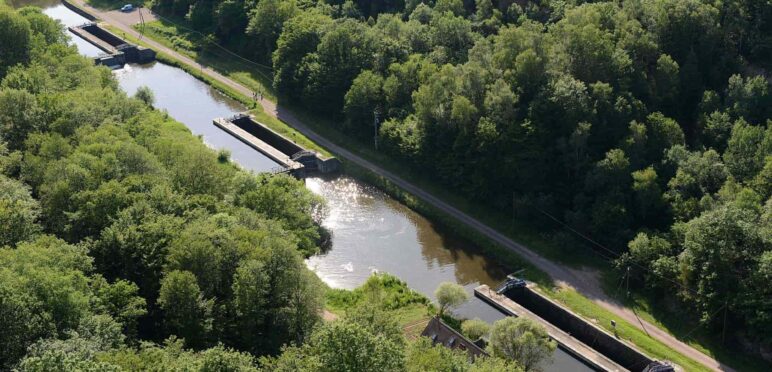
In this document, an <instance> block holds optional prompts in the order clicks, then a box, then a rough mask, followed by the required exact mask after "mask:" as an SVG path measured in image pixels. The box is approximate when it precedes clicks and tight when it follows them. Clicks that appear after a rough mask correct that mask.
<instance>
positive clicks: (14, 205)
mask: <svg viewBox="0 0 772 372" xmlns="http://www.w3.org/2000/svg"><path fill="white" fill-rule="evenodd" d="M39 215H40V206H39V205H38V202H37V200H35V199H33V198H32V196H31V195H30V192H29V189H28V188H27V187H26V186H25V185H24V184H22V183H21V182H18V181H16V180H13V179H10V178H8V177H6V176H4V175H1V174H0V246H6V245H14V244H16V243H17V242H22V241H25V240H28V239H30V238H32V237H33V236H34V235H35V234H36V233H38V232H39V231H40V226H39V225H38V224H37V219H38V216H39Z"/></svg>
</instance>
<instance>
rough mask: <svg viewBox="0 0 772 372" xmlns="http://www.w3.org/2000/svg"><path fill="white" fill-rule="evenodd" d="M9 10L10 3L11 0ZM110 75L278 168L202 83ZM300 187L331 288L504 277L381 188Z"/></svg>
mask: <svg viewBox="0 0 772 372" xmlns="http://www.w3.org/2000/svg"><path fill="white" fill-rule="evenodd" d="M15 4H16V5H17V6H20V5H28V4H31V5H36V6H40V7H41V8H43V9H44V12H45V13H46V14H47V15H49V16H50V17H52V18H54V19H58V20H59V21H61V22H62V23H63V25H65V26H73V25H78V24H82V23H86V22H87V20H86V19H85V18H83V17H81V16H80V15H78V14H76V13H74V12H72V11H71V10H69V9H67V8H66V7H64V6H63V5H61V4H60V3H59V2H58V1H56V0H37V1H29V0H24V1H22V2H19V1H17V2H15ZM11 5H14V2H11ZM71 39H72V42H73V43H74V44H75V45H76V47H77V48H78V50H79V51H80V53H81V54H84V55H86V56H91V57H93V56H96V55H98V54H99V53H100V50H99V49H97V48H96V47H94V46H93V45H91V44H89V43H88V42H86V41H84V40H82V39H80V38H78V37H75V36H74V35H71ZM115 75H116V77H117V79H118V82H119V84H120V86H121V88H122V89H123V90H124V91H126V93H128V94H134V93H135V92H136V90H137V88H139V87H140V86H147V87H149V88H150V89H151V90H152V91H153V93H154V95H155V106H156V107H157V108H159V109H161V110H166V111H167V112H168V113H169V115H170V116H172V117H173V118H175V119H176V120H177V121H180V122H181V123H183V124H185V125H186V126H187V127H188V128H190V130H191V132H193V134H195V135H200V136H201V137H202V139H203V140H204V142H205V143H206V144H207V145H208V146H210V147H212V148H215V149H227V150H228V151H230V152H231V159H232V160H233V161H234V162H236V163H237V164H239V165H240V166H242V167H243V168H245V169H248V170H251V171H255V172H261V171H267V170H270V169H271V168H274V167H276V166H277V164H276V163H274V162H273V161H271V160H270V159H268V158H267V157H265V156H263V155H262V154H260V153H259V152H257V151H255V150H254V149H252V148H251V147H249V146H247V145H246V144H244V143H243V142H241V141H239V140H238V139H236V138H234V137H232V136H230V135H228V134H227V133H225V132H224V131H221V130H220V129H218V128H217V127H215V126H214V125H212V119H214V118H215V117H222V116H229V115H232V114H234V113H236V112H241V111H244V110H245V107H244V106H243V105H242V104H240V103H239V102H237V101H235V100H232V99H230V98H228V97H226V96H224V95H223V94H221V93H220V92H218V91H216V90H215V89H213V88H211V87H210V86H208V85H207V84H205V83H203V82H201V81H199V80H197V79H196V78H195V77H193V76H191V75H189V74H188V73H186V72H184V71H183V70H181V69H179V68H176V67H171V66H167V65H164V64H162V63H158V62H156V63H151V64H147V65H128V66H126V67H125V68H123V69H120V70H117V71H116V72H115ZM305 182H306V186H307V187H308V188H309V189H310V190H311V191H312V192H314V193H316V194H318V195H321V196H322V197H323V198H324V199H325V200H326V201H327V205H328V210H329V213H328V216H327V217H326V218H325V219H324V221H323V222H322V224H323V225H324V226H325V227H326V228H328V229H329V230H330V231H331V232H332V246H331V249H329V250H328V251H327V252H326V253H324V254H319V255H316V256H313V257H311V258H309V259H308V260H307V261H306V262H307V265H308V267H309V268H310V269H311V270H313V271H314V272H316V274H317V275H318V276H319V277H320V278H321V279H322V280H323V281H324V282H325V283H327V284H328V285H329V286H330V287H333V288H345V289H353V288H355V287H357V286H359V285H361V284H362V283H363V282H364V281H365V280H367V278H368V277H369V276H370V275H371V273H372V272H374V271H379V272H388V273H391V274H394V275H396V276H397V277H399V278H400V279H402V280H404V281H405V282H406V283H407V284H408V286H410V287H411V288H413V289H415V290H417V291H419V292H421V293H423V294H424V295H426V296H428V297H431V298H433V297H434V295H433V292H434V290H435V289H436V288H437V286H438V285H439V284H440V283H442V282H445V281H448V282H455V283H458V284H461V285H463V286H464V287H465V288H466V289H467V291H468V292H469V293H470V294H472V290H473V288H474V287H476V286H478V285H480V284H488V285H490V286H495V285H497V284H498V283H500V282H501V281H502V280H503V279H504V277H505V274H506V271H505V270H504V268H502V267H501V266H500V265H498V264H497V263H496V262H493V261H492V260H490V259H488V258H486V257H485V256H483V255H481V254H479V253H477V251H476V250H475V248H474V246H473V245H472V244H470V243H469V242H466V241H464V240H462V239H459V238H457V237H454V236H453V235H452V234H449V233H447V232H445V231H442V230H441V229H440V228H438V227H437V226H435V225H434V224H433V223H432V222H431V221H429V220H427V219H426V218H424V217H423V216H421V215H419V214H418V213H415V212H414V211H412V210H411V209H409V208H407V207H406V206H404V205H402V204H401V203H399V202H398V201H396V200H394V199H393V198H391V197H389V196H388V195H386V194H385V193H383V192H382V191H380V190H379V189H377V188H375V187H372V186H369V185H366V184H363V183H361V182H359V181H357V180H355V179H353V178H350V177H347V176H345V175H344V176H338V177H332V178H329V177H324V178H322V177H310V178H306V180H305ZM455 313H456V314H457V315H460V316H462V317H467V318H473V317H479V318H481V319H483V320H485V321H487V322H493V321H495V320H497V319H501V318H502V317H503V314H501V313H500V312H498V311H497V310H495V309H493V308H492V307H491V306H489V305H487V304H485V303H483V302H482V301H480V300H478V299H477V298H475V297H471V299H470V301H469V302H467V303H466V304H464V305H463V306H461V307H460V308H459V309H457V310H455ZM545 370H546V371H548V372H557V371H591V370H592V369H590V368H589V367H587V366H586V365H585V364H583V363H582V362H580V361H578V360H577V359H575V358H573V357H572V356H571V355H569V354H567V353H566V352H565V351H563V350H562V349H558V350H557V352H556V353H555V356H554V358H553V361H552V364H551V365H549V366H547V367H546V368H545Z"/></svg>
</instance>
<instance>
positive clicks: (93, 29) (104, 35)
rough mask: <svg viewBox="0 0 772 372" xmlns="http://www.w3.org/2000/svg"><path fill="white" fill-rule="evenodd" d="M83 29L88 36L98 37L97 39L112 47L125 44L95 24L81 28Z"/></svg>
mask: <svg viewBox="0 0 772 372" xmlns="http://www.w3.org/2000/svg"><path fill="white" fill-rule="evenodd" d="M83 29H84V30H86V31H88V32H89V33H90V34H92V35H94V36H96V37H98V38H99V39H101V40H103V41H104V42H106V43H108V44H110V45H112V46H113V47H117V46H119V45H123V44H126V42H125V41H123V39H121V38H119V37H118V36H115V35H113V34H112V33H111V32H108V31H106V30H103V29H102V28H101V27H99V26H97V25H95V24H92V25H87V26H83Z"/></svg>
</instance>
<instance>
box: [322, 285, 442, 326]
mask: <svg viewBox="0 0 772 372" xmlns="http://www.w3.org/2000/svg"><path fill="white" fill-rule="evenodd" d="M325 300H326V301H325V308H326V309H327V310H328V311H330V312H332V313H334V314H336V315H338V316H343V317H345V316H346V312H347V311H350V310H352V309H354V308H356V307H358V306H361V305H363V304H365V303H370V304H379V306H381V307H382V308H383V309H385V310H388V311H389V315H390V316H391V317H393V318H394V319H395V320H396V321H397V324H399V326H400V327H401V328H403V329H404V330H405V336H407V337H408V338H410V337H413V338H415V337H417V335H420V333H421V331H423V326H421V325H420V323H422V322H423V321H424V320H428V319H429V317H430V316H431V314H433V313H434V312H435V311H436V310H435V308H434V305H432V303H431V301H430V300H429V299H428V298H427V297H426V296H424V295H422V294H420V293H418V292H416V291H414V290H412V289H410V288H409V287H408V286H407V284H406V283H405V282H403V281H402V280H400V279H399V278H397V277H396V276H393V275H390V274H385V273H384V274H376V275H372V276H371V277H370V278H369V279H367V281H366V282H365V283H364V284H362V285H361V286H359V287H357V288H355V289H354V290H351V291H349V290H345V289H329V290H327V292H326V295H325ZM416 328H417V330H416ZM416 332H417V334H416Z"/></svg>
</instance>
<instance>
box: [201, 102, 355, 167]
mask: <svg viewBox="0 0 772 372" xmlns="http://www.w3.org/2000/svg"><path fill="white" fill-rule="evenodd" d="M214 125H216V126H217V127H219V128H220V129H222V130H224V131H226V132H228V133H229V134H230V135H232V136H234V137H236V138H238V139H239V140H241V141H242V142H244V143H246V144H247V145H249V146H250V147H252V148H254V149H255V150H257V151H260V152H261V153H263V154H264V155H266V156H268V157H269V158H271V159H272V160H273V161H275V162H277V163H279V165H280V166H281V167H280V168H278V169H275V170H274V173H289V174H291V175H293V176H295V177H299V178H302V177H305V175H306V174H307V173H309V172H319V173H333V172H336V171H338V170H339V169H340V161H339V160H338V159H336V158H334V157H333V158H328V157H324V156H322V155H320V154H318V153H316V152H314V151H311V150H308V149H306V148H304V147H302V146H300V145H298V144H297V143H295V142H294V141H292V140H290V139H289V138H287V137H284V136H282V135H281V134H279V133H277V132H275V131H273V130H271V129H270V128H268V127H267V126H266V125H265V124H263V123H260V122H258V121H256V120H255V119H254V118H253V117H252V116H250V115H247V114H238V115H235V116H233V117H230V118H217V119H214Z"/></svg>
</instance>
